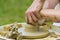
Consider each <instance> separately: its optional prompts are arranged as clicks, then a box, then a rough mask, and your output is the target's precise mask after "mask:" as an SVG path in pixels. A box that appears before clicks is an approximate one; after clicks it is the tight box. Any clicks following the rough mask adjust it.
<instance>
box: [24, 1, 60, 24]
mask: <svg viewBox="0 0 60 40" xmlns="http://www.w3.org/2000/svg"><path fill="white" fill-rule="evenodd" d="M58 2H59V1H58V0H45V1H44V0H34V1H33V3H32V5H31V6H30V7H29V8H28V9H27V11H26V17H25V18H26V22H27V23H29V24H35V23H36V22H37V21H38V20H39V19H40V11H41V9H53V8H54V7H55V6H56V5H57V3H58ZM43 13H44V11H43Z"/></svg>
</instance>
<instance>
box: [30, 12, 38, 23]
mask: <svg viewBox="0 0 60 40" xmlns="http://www.w3.org/2000/svg"><path fill="white" fill-rule="evenodd" d="M31 17H32V19H33V22H37V21H38V18H36V16H35V15H34V14H33V13H31Z"/></svg>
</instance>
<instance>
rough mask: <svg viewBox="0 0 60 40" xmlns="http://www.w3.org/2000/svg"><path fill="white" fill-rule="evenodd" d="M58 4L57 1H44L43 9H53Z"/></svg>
mask: <svg viewBox="0 0 60 40" xmlns="http://www.w3.org/2000/svg"><path fill="white" fill-rule="evenodd" d="M58 3H59V0H45V3H44V6H43V9H53V8H55V6H56V5H57V4H58Z"/></svg>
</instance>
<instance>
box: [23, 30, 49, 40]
mask: <svg viewBox="0 0 60 40" xmlns="http://www.w3.org/2000/svg"><path fill="white" fill-rule="evenodd" d="M22 35H23V38H24V39H39V38H44V37H47V36H48V35H49V32H48V31H47V30H40V31H39V32H23V34H22Z"/></svg>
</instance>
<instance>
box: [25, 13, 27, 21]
mask: <svg viewBox="0 0 60 40" xmlns="http://www.w3.org/2000/svg"><path fill="white" fill-rule="evenodd" d="M25 21H26V22H28V20H27V14H25Z"/></svg>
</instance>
